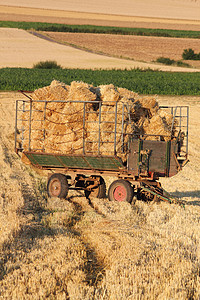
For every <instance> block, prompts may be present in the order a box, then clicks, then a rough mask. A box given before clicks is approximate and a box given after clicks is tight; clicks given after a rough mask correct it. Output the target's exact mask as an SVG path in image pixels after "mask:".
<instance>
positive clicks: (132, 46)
mask: <svg viewBox="0 0 200 300" xmlns="http://www.w3.org/2000/svg"><path fill="white" fill-rule="evenodd" d="M43 34H45V35H46V34H47V35H48V36H49V37H50V38H53V39H54V40H56V41H59V42H61V43H65V44H67V45H75V46H77V47H79V48H81V49H88V50H90V51H93V52H94V53H104V54H107V55H111V56H115V57H121V58H129V59H134V60H136V61H143V62H153V61H156V59H157V58H159V57H167V58H170V59H174V60H176V61H177V60H182V53H183V51H184V49H189V48H192V49H193V50H194V52H195V53H199V51H200V40H199V39H187V38H166V37H150V36H123V35H110V34H92V33H87V34H86V33H58V32H48V33H43ZM185 62H186V63H188V64H190V66H193V67H197V68H200V62H199V61H192V62H191V61H185Z"/></svg>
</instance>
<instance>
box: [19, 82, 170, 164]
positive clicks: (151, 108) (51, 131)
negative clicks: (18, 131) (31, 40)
mask: <svg viewBox="0 0 200 300" xmlns="http://www.w3.org/2000/svg"><path fill="white" fill-rule="evenodd" d="M32 98H33V100H39V102H33V112H32V117H31V123H32V128H31V129H32V131H31V134H32V138H31V140H32V143H31V146H32V148H35V149H38V148H40V147H43V148H44V150H45V151H46V152H59V153H71V154H82V151H83V136H84V146H85V151H86V153H90V154H98V151H99V150H100V154H101V155H113V154H114V143H115V144H116V149H117V154H118V156H119V157H121V159H122V160H123V161H124V162H125V161H126V150H127V148H128V140H129V135H130V134H132V133H133V134H136V135H141V134H152V135H162V139H163V140H166V139H167V137H165V136H166V135H168V136H169V135H170V129H171V124H172V115H171V114H167V113H166V112H164V111H162V110H160V109H159V106H158V102H157V101H156V99H155V97H147V96H146V97H144V96H140V95H138V94H137V93H135V92H132V91H129V90H128V89H125V88H117V87H115V86H114V85H113V84H109V85H100V86H98V87H94V86H92V85H90V84H87V83H84V82H76V81H73V82H71V84H70V85H66V84H64V83H62V82H59V81H56V80H53V81H52V82H51V84H50V85H49V86H47V87H43V88H40V89H38V90H36V91H35V92H34V93H33V94H32ZM41 100H45V101H46V102H42V101H41ZM55 100H58V101H60V100H61V101H62V100H65V102H64V103H56V102H52V101H55ZM97 100H98V101H99V103H89V104H88V103H86V104H85V105H84V103H85V101H91V102H94V101H97ZM71 101H76V102H71ZM116 103H117V115H116V112H115V104H116ZM100 107H101V114H100ZM84 109H85V114H84ZM122 112H123V113H124V117H122ZM99 116H101V123H100V124H99ZM22 119H23V126H24V128H25V129H27V130H26V139H27V141H28V127H29V122H27V121H26V120H28V119H29V112H24V113H23V117H22ZM83 120H84V124H83ZM41 128H42V129H43V131H41V130H40V129H41ZM115 132H116V140H115ZM99 138H100V141H98V140H99ZM147 139H153V137H147ZM154 139H157V138H156V137H154ZM27 141H25V142H24V147H25V148H27V147H28V143H27ZM42 143H43V145H42ZM99 145H100V148H99Z"/></svg>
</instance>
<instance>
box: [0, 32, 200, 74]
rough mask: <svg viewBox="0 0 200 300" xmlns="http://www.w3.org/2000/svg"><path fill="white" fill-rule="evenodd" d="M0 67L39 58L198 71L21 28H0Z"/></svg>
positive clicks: (87, 65)
mask: <svg viewBox="0 0 200 300" xmlns="http://www.w3.org/2000/svg"><path fill="white" fill-rule="evenodd" d="M0 37H1V45H0V51H1V56H0V67H26V68H32V67H33V65H34V64H35V63H38V62H39V61H46V60H55V61H57V63H58V64H60V65H62V66H63V67H64V68H82V69H88V68H89V69H98V68H103V69H113V68H115V69H124V68H127V69H131V68H152V69H161V70H165V71H180V72H197V71H198V69H194V68H180V67H173V66H162V65H159V64H155V63H145V62H140V61H133V60H127V59H119V58H114V57H109V56H105V55H100V54H95V53H91V52H88V51H82V50H80V49H75V48H74V47H71V46H67V45H62V44H58V43H52V42H50V41H47V40H45V39H42V38H38V37H36V36H34V35H32V34H30V33H28V32H26V31H24V30H21V29H15V28H0Z"/></svg>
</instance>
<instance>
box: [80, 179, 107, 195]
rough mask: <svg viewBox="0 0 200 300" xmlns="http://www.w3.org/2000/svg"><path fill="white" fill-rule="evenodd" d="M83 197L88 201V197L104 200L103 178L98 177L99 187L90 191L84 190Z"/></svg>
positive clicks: (104, 184)
mask: <svg viewBox="0 0 200 300" xmlns="http://www.w3.org/2000/svg"><path fill="white" fill-rule="evenodd" d="M85 197H86V198H87V199H89V198H90V197H94V198H99V199H102V198H106V183H105V181H104V179H103V177H101V176H100V185H99V186H98V187H97V188H95V189H93V190H92V191H87V190H85Z"/></svg>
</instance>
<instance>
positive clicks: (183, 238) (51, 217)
mask: <svg viewBox="0 0 200 300" xmlns="http://www.w3.org/2000/svg"><path fill="white" fill-rule="evenodd" d="M12 1H13V0H10V2H8V5H11V4H13V3H14V1H13V3H12ZM192 2H193V3H192V6H194V5H198V4H199V2H198V1H192ZM20 3H21V2H19V4H20ZM33 3H35V2H34V1H33ZM43 3H44V1H43ZM45 3H46V2H45ZM54 3H55V2H54ZM145 3H146V2H145ZM170 3H172V1H170ZM173 3H176V4H177V3H178V0H176V1H175V2H173ZM184 3H185V5H187V1H185V2H184ZM0 4H1V1H0ZM2 4H3V3H2ZM72 4H73V2H72ZM139 4H140V2H138V5H139ZM13 5H15V3H14V4H13ZM23 9H24V8H23ZM0 12H1V14H0V17H1V18H2V19H3V18H7V20H8V19H14V18H18V19H20V20H22V19H23V20H27V19H29V20H34V19H35V18H38V20H39V18H41V20H47V18H48V20H50V19H51V20H53V21H54V22H55V20H59V22H66V20H68V22H71V21H72V20H73V21H74V22H75V23H76V24H77V22H81V21H82V22H83V23H84V22H86V21H87V22H88V20H90V21H89V22H93V23H94V19H95V18H94V15H91V14H89V15H87V16H86V15H83V14H82V15H81V17H80V15H79V17H78V16H77V14H75V15H73V16H72V15H71V17H70V16H69V15H68V16H67V17H66V16H64V15H59V17H58V16H52V15H50V16H48V14H47V11H46V13H45V10H43V9H41V10H40V12H41V13H43V15H39V11H38V8H37V9H36V11H34V8H33V10H32V11H31V12H27V10H26V13H25V11H24V10H23V13H22V8H20V10H19V11H18V10H16V7H15V14H13V11H12V12H10V13H8V9H7V11H6V12H5V11H3V10H0ZM48 12H49V11H48ZM181 12H182V10H180V13H181ZM34 13H35V15H34ZM49 13H50V12H49ZM188 13H189V12H188ZM106 16H107V15H106ZM115 17H116V16H113V17H112V18H109V19H105V15H101V16H99V19H98V18H96V21H95V22H99V24H97V23H95V24H96V25H101V24H104V25H108V24H110V25H111V24H114V23H115V24H119V25H120V26H123V25H122V24H124V26H126V25H125V24H128V22H131V23H129V24H132V25H134V26H135V24H136V23H137V22H138V23H137V24H138V25H139V26H141V24H146V26H142V27H148V26H154V25H155V26H158V28H161V27H160V26H164V27H165V26H172V27H173V28H175V26H181V27H182V29H183V26H185V28H186V27H187V26H194V27H193V28H195V29H197V28H199V23H198V22H199V21H198V20H196V21H194V20H192V18H191V20H190V21H188V22H185V21H184V20H181V19H179V20H176V21H175V20H171V19H168V20H165V24H164V25H163V19H159V20H158V19H152V18H151V20H147V19H146V18H145V19H144V18H141V19H139V17H138V19H137V18H136V19H137V20H136V19H135V21H133V19H132V20H131V21H130V19H128V17H127V19H124V17H123V18H121V19H120V20H119V18H118V20H117V19H116V18H115ZM168 17H169V16H168ZM80 20H81V21H80ZM147 21H148V22H147ZM106 22H107V24H106ZM134 22H135V23H134ZM139 22H141V23H139ZM84 24H85V23H84ZM147 24H149V25H147ZM153 24H154V25H153ZM188 29H189V28H188ZM69 36H70V41H68V42H70V43H75V42H76V43H77V42H78V41H77V39H76V41H74V40H72V38H73V39H74V36H75V35H69ZM81 36H82V35H79V39H78V40H80V39H81ZM76 37H78V35H77V36H76ZM92 38H94V37H91V36H90V35H87V36H85V37H84V40H83V41H82V42H81V43H82V44H81V46H84V47H88V46H87V45H86V44H85V43H86V42H85V39H89V40H87V43H88V44H89V45H90V47H91V45H92V43H93V42H92ZM101 38H102V37H96V36H95V40H97V44H98V51H102V48H100V47H102V40H101ZM113 38H114V39H115V37H113ZM118 38H119V39H120V38H121V37H118ZM124 38H126V37H124ZM135 38H136V37H135ZM104 39H105V40H106V36H105V37H104ZM145 40H146V41H145ZM1 41H2V40H1ZM129 41H130V40H129ZM138 41H140V42H141V43H143V42H144V43H146V44H143V47H147V46H144V45H147V41H149V39H143V38H141V37H138V39H137V38H136V39H135V40H134V43H136V42H138ZM165 41H166V40H165ZM140 42H139V43H138V47H139V51H138V52H137V51H136V49H135V54H136V53H137V57H138V60H145V59H147V57H148V55H149V57H148V59H149V60H151V59H153V57H154V53H157V52H156V51H158V49H159V47H158V44H159V41H158V42H157V44H154V45H153V46H151V47H150V45H149V47H150V48H149V50H148V51H146V48H145V51H143V52H144V56H141V52H142V47H141V48H140ZM151 42H152V39H151ZM151 42H150V41H149V44H151ZM163 42H164V41H163ZM190 42H191V41H190ZM116 43H118V41H115V40H113V45H115V46H114V47H113V48H116V49H117V48H118V47H117V44H116ZM127 43H128V41H127V40H121V43H120V45H123V48H118V49H119V50H118V51H121V52H122V53H123V55H124V56H126V52H125V50H124V49H126V48H127V47H126V45H127ZM184 46H185V45H184ZM195 46H196V44H193V47H195ZM152 47H155V51H153V50H152ZM178 47H179V46H178V44H176V47H175V49H176V51H175V52H174V55H176V56H175V57H177V58H178V57H179V56H180V51H181V50H180V49H181V48H178ZM180 47H182V46H180ZM198 47H199V46H198ZM103 48H108V49H109V47H108V44H103ZM111 48H112V47H111ZM157 48H158V49H157ZM165 48H167V46H166V47H165ZM7 49H8V48H7ZM19 49H20V47H19ZM40 49H42V48H40ZM46 49H47V48H46ZM195 49H197V48H195ZM43 51H45V47H44V49H43ZM95 51H96V50H95ZM115 51H116V50H115ZM163 51H169V50H166V49H164V50H163ZM16 52H17V51H16ZM25 52H26V51H25ZM25 52H24V54H23V55H24V56H23V55H21V58H22V57H23V58H24V60H25ZM147 52H148V53H147ZM13 53H14V52H13ZM57 53H58V54H59V52H57ZM118 53H119V52H114V53H112V54H114V55H118ZM163 53H166V52H163ZM167 53H169V52H167ZM167 53H166V55H167ZM29 54H30V53H29ZM109 54H110V53H109ZM147 54H148V55H147ZM16 55H17V53H16ZM129 55H130V53H129ZM16 58H17V56H16ZM17 59H19V61H20V60H21V61H22V59H20V58H19V57H18V58H17ZM29 59H30V61H29V63H30V64H31V63H33V61H31V57H30V55H29ZM70 59H71V60H72V57H71V58H70ZM145 61H148V60H145ZM13 63H14V60H13ZM0 66H2V65H1V64H0ZM22 98H23V96H22V95H21V94H19V93H14V92H0V116H1V118H0V128H1V130H0V177H1V180H0V298H1V299H38V300H39V299H48V298H49V299H72V300H79V299H88V300H90V299H96V300H97V299H98V300H99V299H106V300H107V299H111V300H118V299H119V300H121V299H131V300H133V299H134V300H135V299H163V300H165V299H199V297H200V283H199V282H200V281H199V279H200V242H199V241H200V236H199V232H200V217H199V216H200V190H199V177H200V167H199V165H200V155H199V148H200V142H199V138H198V130H199V126H200V119H199V115H200V98H199V97H187V96H182V97H181V96H180V97H172V96H156V99H157V100H158V102H159V104H160V105H189V108H190V119H189V160H190V161H189V163H188V164H187V165H186V166H185V168H184V169H183V170H182V171H181V172H180V173H179V174H177V175H176V176H174V177H172V178H170V179H162V180H161V183H162V185H163V187H164V188H165V189H166V190H167V191H168V192H170V193H171V194H172V195H173V196H177V197H180V198H181V199H182V200H183V201H185V208H183V207H181V206H178V205H176V204H171V205H170V204H168V203H164V202H161V203H154V204H152V203H145V202H142V201H136V203H135V205H130V204H129V203H115V202H110V201H109V200H108V198H105V199H102V200H99V199H96V198H92V199H91V202H88V200H86V199H85V197H84V195H83V193H82V192H74V191H70V193H69V197H68V199H67V200H59V199H49V198H47V195H46V188H45V186H46V178H47V174H41V173H38V172H36V170H35V169H33V168H31V167H30V166H26V165H24V164H23V163H22V161H21V159H20V157H19V156H18V155H17V154H16V153H15V152H14V127H15V101H16V99H22ZM105 179H106V184H107V187H108V186H109V183H110V182H111V178H105Z"/></svg>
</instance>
